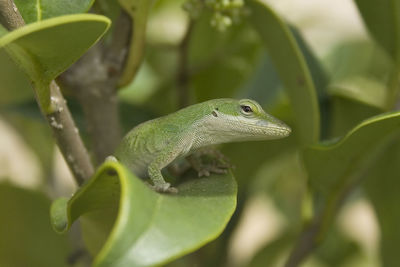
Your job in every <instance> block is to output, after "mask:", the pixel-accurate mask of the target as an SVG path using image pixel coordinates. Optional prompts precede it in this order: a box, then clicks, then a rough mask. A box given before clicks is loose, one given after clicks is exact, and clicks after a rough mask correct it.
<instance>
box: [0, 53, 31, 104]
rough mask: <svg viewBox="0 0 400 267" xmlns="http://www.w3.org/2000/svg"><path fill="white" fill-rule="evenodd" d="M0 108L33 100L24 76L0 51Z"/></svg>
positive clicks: (29, 86) (27, 81)
mask: <svg viewBox="0 0 400 267" xmlns="http://www.w3.org/2000/svg"><path fill="white" fill-rule="evenodd" d="M0 69H1V71H0V82H1V90H0V106H4V105H10V104H12V103H14V104H15V103H21V102H24V101H27V100H28V99H33V91H32V87H31V84H30V83H29V80H28V79H27V77H26V74H25V73H24V72H23V71H22V70H21V69H20V68H19V67H18V66H17V65H16V64H15V63H14V62H13V60H12V59H11V58H10V57H9V56H8V55H7V54H6V53H4V52H1V51H0Z"/></svg>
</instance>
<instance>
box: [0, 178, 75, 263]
mask: <svg viewBox="0 0 400 267" xmlns="http://www.w3.org/2000/svg"><path fill="white" fill-rule="evenodd" d="M49 208H50V200H49V199H48V198H47V197H45V196H44V195H43V194H42V193H39V192H34V191H29V190H25V189H21V188H17V187H14V186H12V185H9V184H4V183H2V184H0V212H1V214H2V217H1V220H0V236H1V238H0V266H9V267H17V266H60V267H61V266H67V261H66V260H67V257H68V254H69V253H70V252H71V248H70V245H69V243H68V238H67V236H60V235H57V234H56V233H54V231H53V230H52V229H51V225H50V221H49V218H48V216H49V215H48V212H49Z"/></svg>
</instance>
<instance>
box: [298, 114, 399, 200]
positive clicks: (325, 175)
mask: <svg viewBox="0 0 400 267" xmlns="http://www.w3.org/2000/svg"><path fill="white" fill-rule="evenodd" d="M399 132H400V112H397V113H391V114H384V115H380V116H376V117H373V118H371V119H368V120H366V121H364V122H362V123H361V124H359V125H358V126H357V127H355V128H354V129H353V130H351V131H350V132H349V133H348V134H347V135H346V136H344V137H343V138H342V139H341V140H340V141H338V142H335V143H333V144H321V145H318V146H314V147H309V148H307V149H305V150H304V153H303V156H304V162H305V166H306V169H307V172H308V174H309V181H310V184H311V187H312V188H313V190H314V191H315V192H317V193H321V195H322V196H324V197H327V196H328V195H329V194H330V193H332V192H333V194H337V193H338V192H340V191H341V190H343V189H344V188H346V187H347V186H349V185H351V184H352V183H353V182H354V179H357V177H358V176H359V175H360V174H362V172H363V171H364V170H365V168H366V167H367V166H368V164H370V163H371V161H373V160H376V159H377V157H378V156H380V155H381V152H382V151H381V148H382V145H384V144H386V142H387V141H388V138H390V137H392V136H393V135H394V134H396V135H398V134H399Z"/></svg>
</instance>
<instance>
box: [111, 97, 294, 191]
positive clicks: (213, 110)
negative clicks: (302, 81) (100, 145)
mask: <svg viewBox="0 0 400 267" xmlns="http://www.w3.org/2000/svg"><path fill="white" fill-rule="evenodd" d="M290 132H291V129H290V128H289V127H288V126H287V125H285V124H284V123H283V122H281V121H279V120H278V119H276V118H274V117H272V116H271V115H269V114H267V113H266V112H265V111H264V110H263V109H262V107H261V106H260V105H259V104H258V103H257V102H256V101H254V100H249V99H242V100H235V99H213V100H209V101H206V102H203V103H199V104H195V105H192V106H189V107H186V108H183V109H181V110H178V111H177V112H175V113H172V114H169V115H167V116H164V117H160V118H157V119H154V120H150V121H146V122H144V123H142V124H139V125H138V126H136V127H135V128H133V129H132V130H131V131H130V132H129V133H128V134H127V135H126V136H125V137H124V138H123V139H122V141H121V144H120V145H119V146H118V148H117V150H116V152H115V156H116V158H117V159H118V160H119V161H120V162H121V163H123V164H124V165H125V166H127V167H128V168H129V169H130V170H131V171H132V172H133V173H135V174H136V175H137V176H139V177H141V178H144V177H149V178H150V179H151V181H152V183H153V186H152V187H153V188H154V189H155V190H156V191H159V192H177V190H176V189H175V188H173V187H171V185H170V184H169V183H167V182H165V180H164V177H163V175H162V174H161V170H162V169H163V168H164V167H166V166H167V165H169V164H170V163H171V162H172V161H174V160H175V159H177V158H181V157H184V156H187V155H190V154H191V153H192V152H194V151H196V150H198V149H201V148H203V147H206V146H210V145H215V144H221V143H228V142H237V141H251V140H269V139H278V138H283V137H286V136H288V135H289V134H290Z"/></svg>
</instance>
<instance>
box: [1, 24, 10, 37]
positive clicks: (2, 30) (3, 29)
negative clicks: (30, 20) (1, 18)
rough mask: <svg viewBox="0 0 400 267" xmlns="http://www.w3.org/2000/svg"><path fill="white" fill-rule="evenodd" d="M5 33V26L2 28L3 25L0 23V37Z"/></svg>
mask: <svg viewBox="0 0 400 267" xmlns="http://www.w3.org/2000/svg"><path fill="white" fill-rule="evenodd" d="M7 33H8V31H7V30H6V28H4V27H3V25H1V24H0V37H1V36H3V35H5V34H7Z"/></svg>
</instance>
